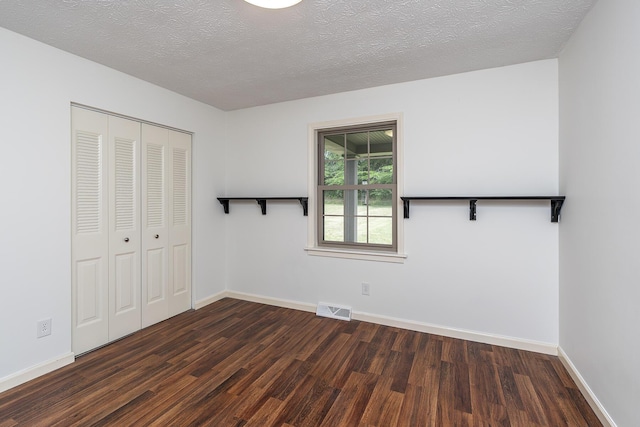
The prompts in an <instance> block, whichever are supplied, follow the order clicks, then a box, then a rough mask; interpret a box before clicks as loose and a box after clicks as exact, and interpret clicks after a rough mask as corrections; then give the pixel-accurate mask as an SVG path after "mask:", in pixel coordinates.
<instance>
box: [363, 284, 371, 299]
mask: <svg viewBox="0 0 640 427" xmlns="http://www.w3.org/2000/svg"><path fill="white" fill-rule="evenodd" d="M362 295H367V296H369V295H371V287H370V286H369V284H368V283H362Z"/></svg>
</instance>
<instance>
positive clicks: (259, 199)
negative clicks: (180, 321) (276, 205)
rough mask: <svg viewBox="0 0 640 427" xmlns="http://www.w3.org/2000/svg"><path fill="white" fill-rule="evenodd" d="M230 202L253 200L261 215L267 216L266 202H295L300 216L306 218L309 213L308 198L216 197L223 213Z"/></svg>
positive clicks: (227, 211)
mask: <svg viewBox="0 0 640 427" xmlns="http://www.w3.org/2000/svg"><path fill="white" fill-rule="evenodd" d="M231 200H255V201H256V202H258V204H259V205H260V209H261V210H262V215H266V214H267V200H297V201H299V202H300V204H301V205H302V214H303V215H304V216H307V214H308V212H309V198H308V197H218V201H219V202H220V204H221V205H222V207H223V208H224V213H226V214H228V213H229V201H231Z"/></svg>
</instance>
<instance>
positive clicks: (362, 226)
mask: <svg viewBox="0 0 640 427" xmlns="http://www.w3.org/2000/svg"><path fill="white" fill-rule="evenodd" d="M356 223H357V227H358V233H357V235H358V243H367V234H368V231H369V230H368V229H367V217H358V218H357V219H356Z"/></svg>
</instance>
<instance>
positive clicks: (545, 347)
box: [351, 311, 558, 356]
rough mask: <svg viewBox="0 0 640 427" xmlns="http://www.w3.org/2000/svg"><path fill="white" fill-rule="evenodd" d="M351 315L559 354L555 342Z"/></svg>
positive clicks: (452, 336)
mask: <svg viewBox="0 0 640 427" xmlns="http://www.w3.org/2000/svg"><path fill="white" fill-rule="evenodd" d="M351 317H352V318H353V319H355V320H362V321H365V322H371V323H377V324H380V325H385V326H393V327H395V328H401V329H408V330H411V331H417V332H425V333H428V334H433V335H443V336H445V337H449V338H458V339H462V340H468V341H476V342H481V343H484V344H491V345H499V346H502V347H509V348H516V349H518V350H526V351H534V352H536V353H543V354H550V355H553V356H556V355H557V354H558V347H557V346H556V345H555V344H551V343H546V342H541V341H533V340H527V339H522V338H513V337H507V336H502V335H493V334H487V333H484V332H476V331H469V330H465V329H457V328H450V327H446V326H439V325H432V324H429V323H423V322H417V321H414V320H405V319H398V318H395V317H389V316H382V315H379V314H370V313H363V312H358V311H354V312H353V313H352V316H351Z"/></svg>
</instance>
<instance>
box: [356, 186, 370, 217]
mask: <svg viewBox="0 0 640 427" xmlns="http://www.w3.org/2000/svg"><path fill="white" fill-rule="evenodd" d="M368 205H369V190H358V212H357V215H361V216H366V215H368V212H367V206H368Z"/></svg>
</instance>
